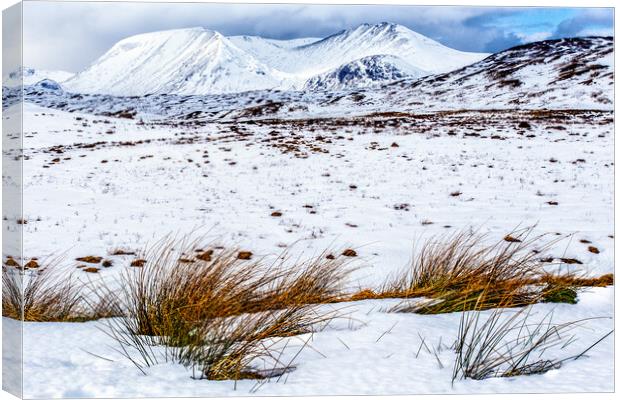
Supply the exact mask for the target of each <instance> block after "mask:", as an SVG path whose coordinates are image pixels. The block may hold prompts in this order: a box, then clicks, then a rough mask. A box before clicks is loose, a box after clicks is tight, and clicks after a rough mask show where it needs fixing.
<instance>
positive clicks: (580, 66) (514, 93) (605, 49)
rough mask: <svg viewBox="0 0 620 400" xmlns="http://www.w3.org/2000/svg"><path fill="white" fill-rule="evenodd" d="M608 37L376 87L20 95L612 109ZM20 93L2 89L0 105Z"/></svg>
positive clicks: (152, 115) (47, 99)
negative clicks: (191, 93) (144, 94)
mask: <svg viewBox="0 0 620 400" xmlns="http://www.w3.org/2000/svg"><path fill="white" fill-rule="evenodd" d="M613 81H614V75H613V39H612V38H603V37H592V38H578V39H561V40H551V41H544V42H536V43H531V44H528V45H523V46H518V47H515V48H512V49H509V50H506V51H503V52H500V53H497V54H494V55H493V56H490V57H488V58H486V59H485V60H482V61H480V62H478V63H475V64H473V65H470V66H467V67H465V68H462V69H459V70H456V71H453V72H450V73H446V74H438V75H433V76H427V77H424V78H421V79H404V80H401V81H398V82H395V83H392V84H388V85H384V86H382V87H373V88H366V89H359V88H355V89H345V90H329V91H299V92H293V91H279V90H264V91H253V92H246V93H227V94H219V95H205V96H180V95H163V94H162V95H155V96H148V97H143V98H139V99H132V98H128V97H121V98H119V97H113V96H106V95H87V94H71V93H65V94H64V95H62V96H59V95H57V94H55V93H54V94H50V93H46V92H43V91H41V92H37V91H35V92H28V91H26V101H28V102H31V103H35V104H39V105H41V106H45V107H51V108H58V109H61V110H65V111H72V112H86V113H94V114H102V115H109V114H115V113H123V114H126V115H134V116H136V117H138V118H145V119H161V118H173V119H179V120H184V121H185V120H193V121H200V122H201V123H203V122H207V121H213V120H232V119H239V118H251V119H257V118H278V119H302V118H313V117H347V116H353V115H369V114H377V113H390V112H392V113H394V112H396V113H421V112H432V111H449V110H461V109H470V110H471V109H598V110H612V109H613ZM17 98H18V97H17V96H16V94H15V93H13V92H12V91H11V90H6V91H3V107H5V108H6V107H8V106H10V105H11V104H12V102H14V101H16V100H15V99H17Z"/></svg>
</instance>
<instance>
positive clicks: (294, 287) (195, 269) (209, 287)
mask: <svg viewBox="0 0 620 400" xmlns="http://www.w3.org/2000/svg"><path fill="white" fill-rule="evenodd" d="M195 247H197V246H196V242H189V241H187V240H185V241H177V240H174V239H166V240H163V241H161V242H159V243H157V244H156V245H155V246H153V247H152V248H151V249H150V250H148V251H146V253H145V254H144V255H143V257H144V259H145V260H146V262H145V265H144V267H143V268H136V269H130V270H127V271H126V273H125V274H124V275H122V277H121V280H120V282H118V285H117V286H118V290H115V289H105V290H103V291H101V290H100V293H101V294H102V295H108V296H109V295H112V296H114V297H115V298H116V300H115V301H114V302H113V303H114V304H116V307H117V310H116V311H117V313H118V314H122V315H124V317H122V318H119V319H114V320H110V321H109V327H110V328H111V329H109V330H108V332H109V334H110V335H111V336H112V337H113V338H114V339H115V340H116V341H117V343H119V344H120V348H119V351H121V353H123V354H124V355H126V356H127V357H128V358H129V359H130V360H132V361H133V362H134V364H136V366H138V367H139V368H140V369H143V368H144V367H146V366H150V365H153V364H155V363H157V362H158V360H160V359H161V354H159V356H158V355H157V354H158V351H159V352H160V353H161V351H163V354H164V357H165V359H173V360H176V361H177V362H180V363H182V364H184V365H187V366H192V367H193V370H194V371H196V370H197V371H199V377H200V378H208V379H218V380H221V379H234V380H236V379H243V378H256V377H258V376H259V375H260V376H269V375H271V374H274V373H275V372H274V371H276V370H277V371H280V372H282V373H283V372H286V371H287V370H288V367H286V368H285V367H283V366H282V365H277V364H278V363H279V361H278V362H275V361H276V360H279V359H280V357H276V356H275V355H274V351H276V350H274V349H275V347H274V343H271V345H266V344H265V343H264V342H265V341H266V340H267V339H269V340H272V341H273V340H274V338H284V337H290V336H295V335H299V334H303V333H307V332H312V331H313V329H314V327H315V326H316V325H317V324H319V325H320V323H322V322H326V321H328V320H330V319H331V318H333V317H334V316H333V315H331V314H318V313H317V312H316V307H315V306H312V305H311V303H325V302H329V301H332V300H335V299H337V298H339V297H341V287H342V283H343V280H344V278H345V277H346V276H347V274H348V272H349V271H350V269H349V268H347V267H346V265H345V263H344V262H340V261H338V260H325V259H324V257H319V258H317V259H315V260H310V261H307V262H302V263H297V264H296V265H294V267H291V268H289V267H286V266H285V265H284V263H285V262H286V260H282V258H279V260H278V261H277V262H276V263H274V264H271V265H268V264H266V263H264V262H263V261H262V260H256V261H252V262H248V261H244V260H240V259H239V258H238V251H237V250H235V249H228V250H221V251H218V252H213V253H211V254H210V257H201V258H197V259H194V260H193V261H192V262H183V261H181V260H184V259H185V257H184V254H191V253H192V249H193V248H195ZM201 248H202V247H201ZM275 342H276V344H277V343H279V342H280V340H275ZM276 347H277V346H276ZM156 349H159V350H156ZM135 351H137V353H135ZM136 354H138V355H139V356H136ZM259 358H260V359H261V360H262V361H263V362H265V359H268V360H271V364H272V365H271V367H270V368H268V371H263V372H257V371H256V370H255V368H254V367H253V366H252V362H253V361H255V360H256V359H259Z"/></svg>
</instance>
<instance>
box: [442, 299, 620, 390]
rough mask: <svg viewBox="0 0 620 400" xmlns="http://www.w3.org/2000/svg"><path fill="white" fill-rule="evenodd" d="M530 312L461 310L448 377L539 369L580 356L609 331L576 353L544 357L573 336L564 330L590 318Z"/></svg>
mask: <svg viewBox="0 0 620 400" xmlns="http://www.w3.org/2000/svg"><path fill="white" fill-rule="evenodd" d="M531 317H532V314H531V307H526V308H521V309H519V310H506V309H496V310H493V311H491V312H490V314H489V315H488V316H486V317H483V316H482V313H481V312H478V311H474V312H465V313H463V315H462V317H461V322H460V325H459V332H458V336H457V340H456V342H455V345H454V348H455V351H456V360H455V364H454V370H453V373H452V381H453V382H454V381H455V380H457V379H476V380H480V379H486V378H491V377H513V376H519V375H533V374H542V373H545V372H547V371H549V370H552V369H556V368H560V367H561V366H562V364H563V363H564V362H566V361H569V360H574V359H578V358H580V357H582V356H583V355H585V354H586V353H587V352H588V351H589V350H590V349H592V348H593V347H594V346H595V345H596V344H598V343H599V342H600V341H602V340H603V339H604V338H606V337H607V336H609V335H610V334H611V333H612V332H613V331H611V332H609V333H607V334H606V335H604V336H603V337H602V338H601V339H599V340H598V341H596V342H595V343H594V344H592V345H590V346H589V347H587V348H586V349H585V350H583V351H581V352H580V353H578V354H574V355H571V356H567V357H563V358H558V357H549V356H545V354H548V352H547V350H549V349H552V348H555V349H556V350H557V349H560V350H561V349H564V347H566V346H568V345H569V344H571V342H572V341H574V340H575V339H574V335H570V336H569V333H571V331H573V330H574V329H576V328H578V327H580V326H582V325H583V324H584V323H586V322H587V321H588V320H591V319H594V318H590V319H584V320H579V321H572V322H567V323H562V324H553V323H552V314H551V313H549V314H547V315H546V316H545V317H544V318H542V319H541V320H539V321H537V322H533V321H532V319H533V318H531Z"/></svg>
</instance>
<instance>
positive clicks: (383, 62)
mask: <svg viewBox="0 0 620 400" xmlns="http://www.w3.org/2000/svg"><path fill="white" fill-rule="evenodd" d="M425 75H427V72H425V71H422V70H420V69H418V68H415V67H413V66H411V65H410V64H409V63H407V62H406V61H403V60H402V59H401V58H398V57H395V56H387V55H378V56H369V57H364V58H361V59H359V60H355V61H351V62H349V63H346V64H343V65H341V66H339V67H337V68H335V69H334V70H332V71H329V72H326V73H324V74H320V75H316V76H314V77H312V78H310V79H308V80H307V81H306V84H305V86H304V89H305V90H339V89H346V88H356V87H371V86H376V85H380V84H383V83H386V82H390V81H396V80H399V79H404V78H419V77H422V76H425Z"/></svg>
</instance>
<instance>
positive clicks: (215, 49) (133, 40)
mask: <svg viewBox="0 0 620 400" xmlns="http://www.w3.org/2000/svg"><path fill="white" fill-rule="evenodd" d="M283 78H284V77H283V76H282V74H280V73H279V72H278V71H275V70H273V69H272V68H270V67H269V66H267V65H264V64H263V63H261V62H259V61H258V60H256V59H255V58H254V57H252V56H251V55H249V54H248V53H246V52H244V51H243V50H241V49H239V48H238V47H237V46H235V45H234V44H233V43H232V42H231V41H229V40H228V39H227V38H226V37H224V36H222V35H221V34H219V33H218V32H215V31H211V30H208V29H203V28H191V29H179V30H169V31H161V32H154V33H146V34H141V35H136V36H131V37H129V38H127V39H123V40H121V41H120V42H118V43H117V44H115V45H114V46H113V47H112V48H111V49H110V50H109V51H108V52H106V53H105V54H104V55H103V56H101V57H100V58H99V59H98V60H97V61H95V62H94V63H93V64H92V65H91V66H90V67H88V69H86V70H85V71H83V72H81V73H79V74H77V75H76V76H75V77H73V78H72V79H70V80H69V81H67V82H65V84H64V85H63V86H64V87H65V88H67V89H68V90H69V91H72V92H78V93H105V94H112V95H132V96H140V95H145V94H152V93H176V94H205V93H225V92H238V91H244V90H248V89H268V88H273V87H277V86H279V85H280V84H281V81H282V80H283Z"/></svg>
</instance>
